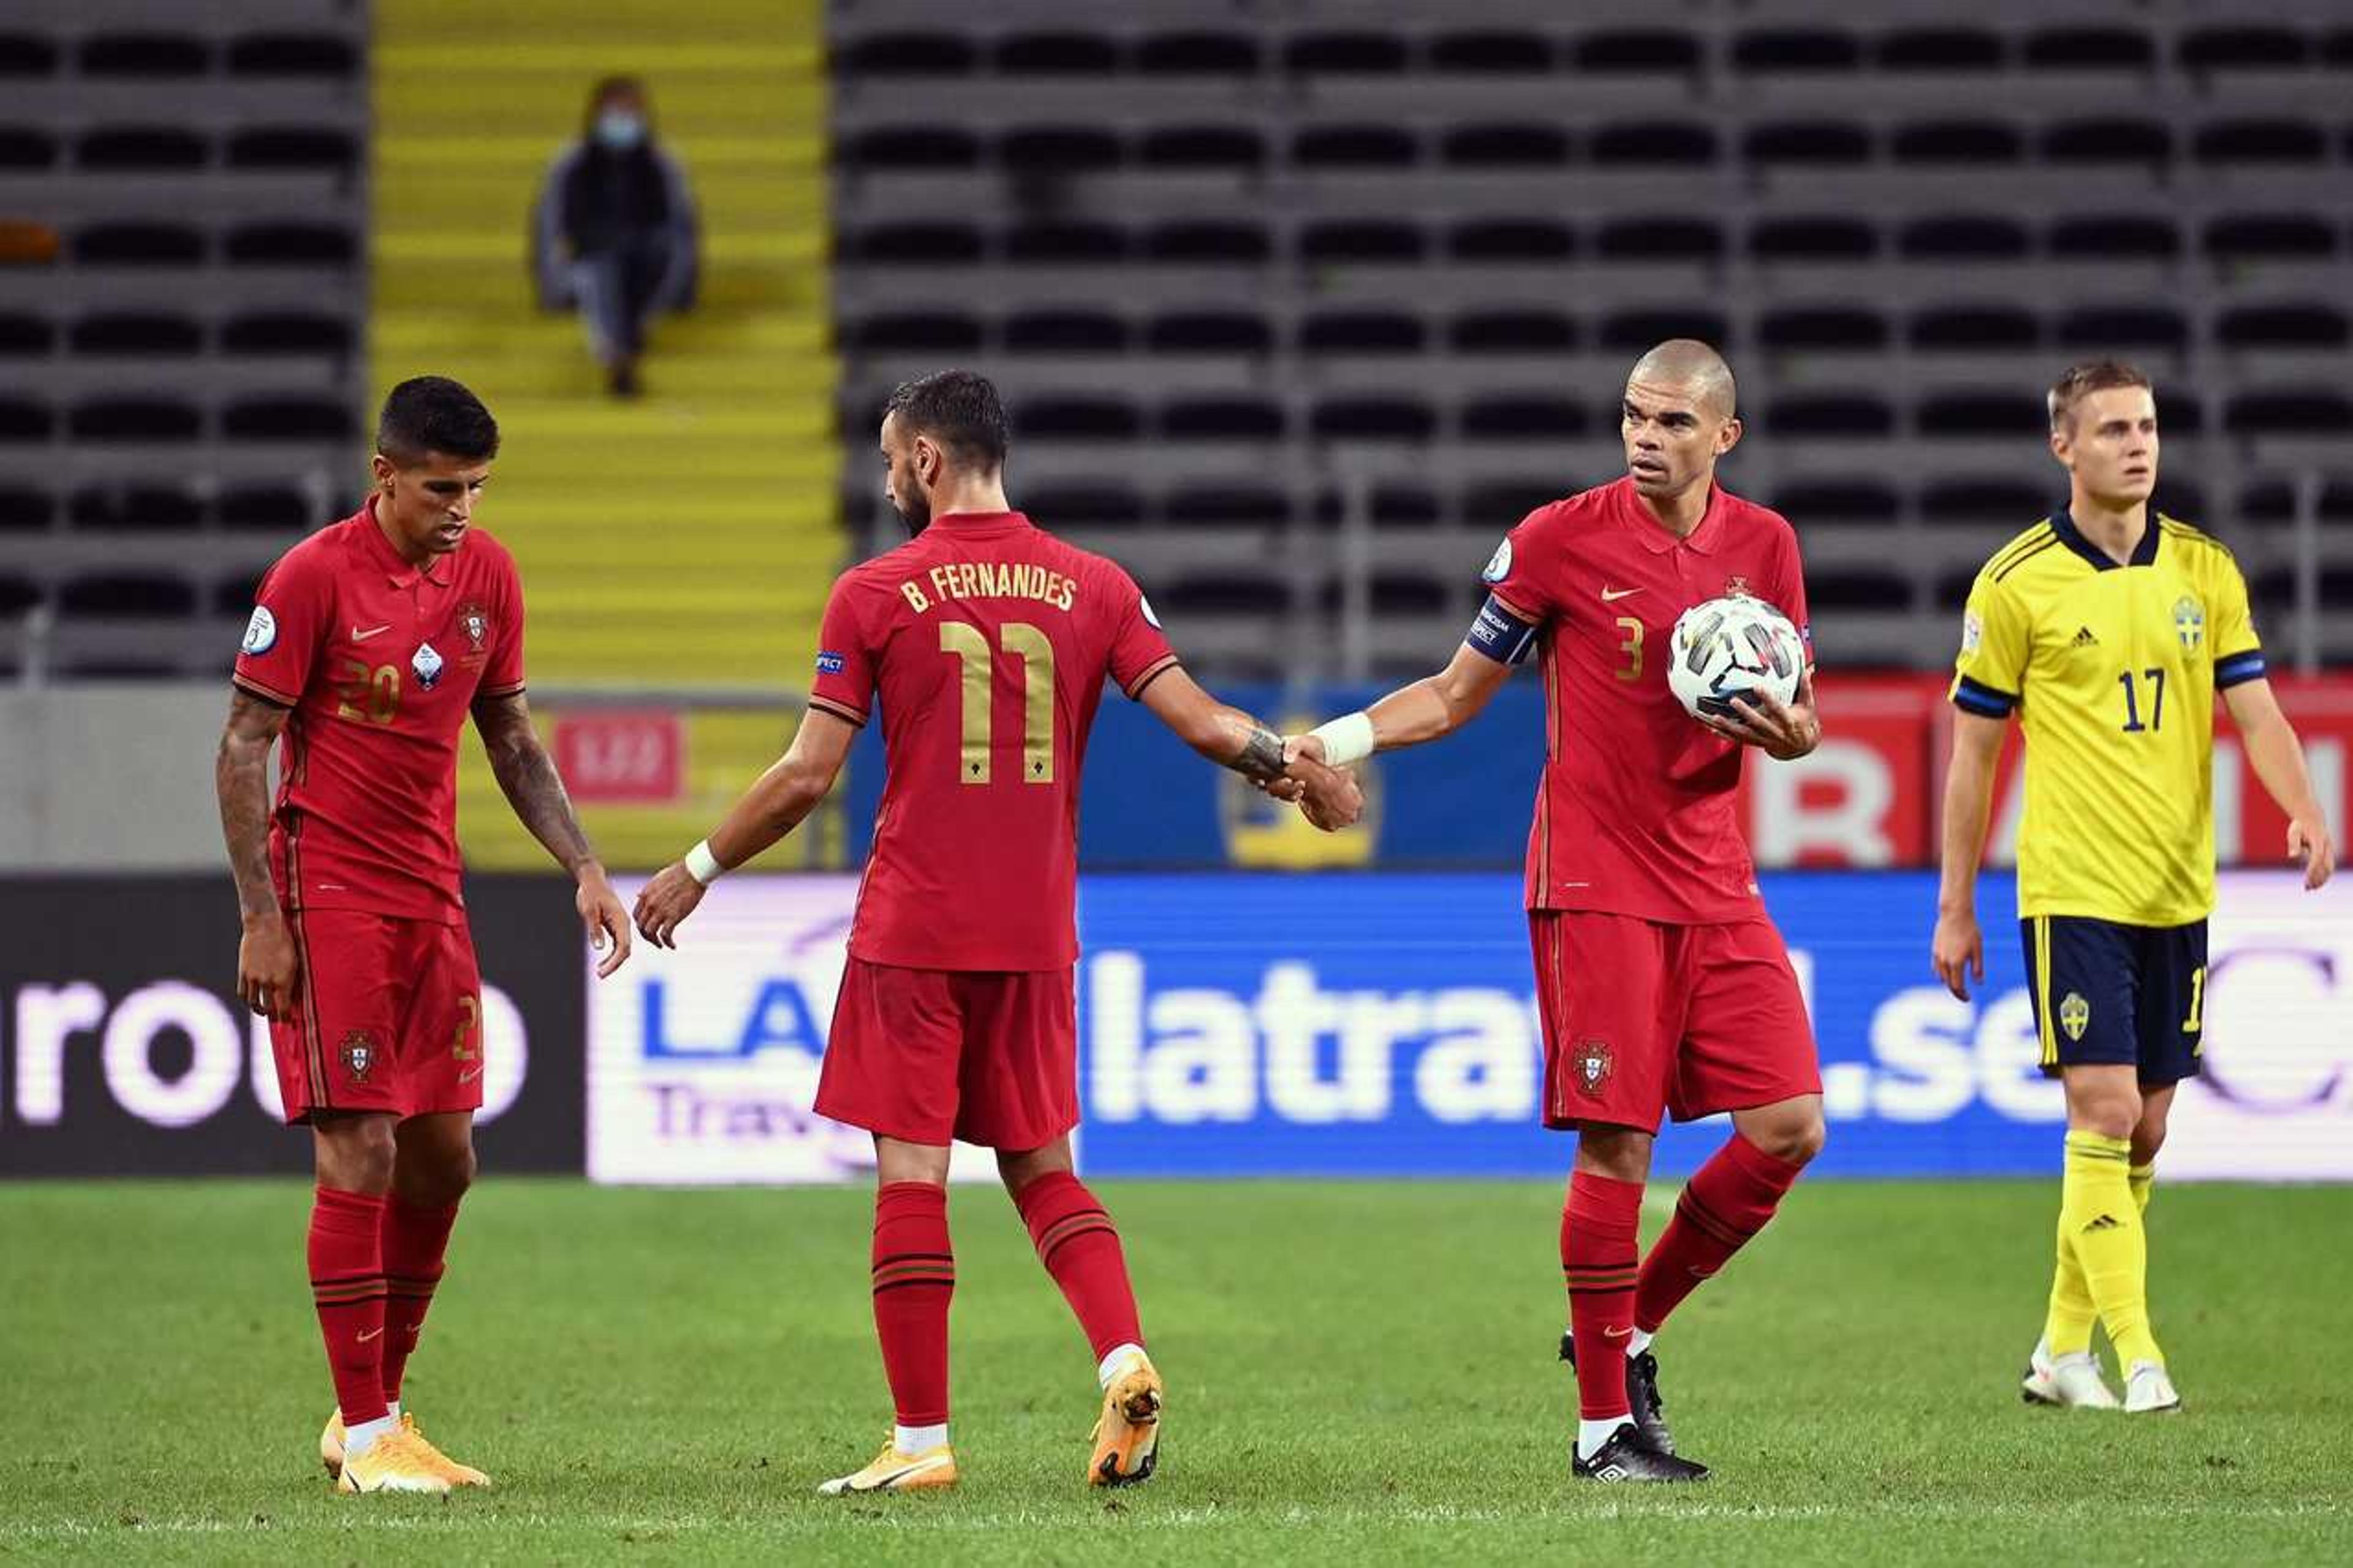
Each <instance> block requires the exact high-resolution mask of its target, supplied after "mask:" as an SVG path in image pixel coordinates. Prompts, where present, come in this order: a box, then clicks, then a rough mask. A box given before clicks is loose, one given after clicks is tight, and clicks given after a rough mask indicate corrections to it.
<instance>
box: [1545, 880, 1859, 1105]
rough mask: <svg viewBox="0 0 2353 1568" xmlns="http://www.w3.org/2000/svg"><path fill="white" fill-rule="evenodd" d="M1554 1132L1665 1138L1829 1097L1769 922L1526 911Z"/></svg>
mask: <svg viewBox="0 0 2353 1568" xmlns="http://www.w3.org/2000/svg"><path fill="white" fill-rule="evenodd" d="M1528 938H1529V942H1530V944H1531V945H1532V946H1533V947H1534V948H1535V960H1536V1005H1537V1009H1538V1011H1539V1012H1541V1013H1542V1014H1543V1016H1544V1037H1545V1099H1544V1121H1545V1125H1546V1126H1547V1127H1575V1126H1577V1125H1578V1124H1579V1123H1580V1122H1586V1121H1593V1122H1606V1123H1608V1124H1609V1125H1611V1126H1617V1127H1641V1128H1648V1129H1651V1130H1652V1131H1656V1130H1657V1128H1658V1125H1659V1122H1660V1120H1661V1117H1662V1115H1663V1114H1664V1113H1665V1112H1668V1111H1672V1112H1673V1113H1674V1118H1675V1120H1676V1121H1692V1120H1694V1119H1695V1118H1697V1117H1702V1116H1712V1115H1714V1114H1715V1112H1717V1111H1719V1110H1746V1109H1748V1108H1749V1107H1751V1106H1757V1105H1770V1104H1772V1103H1773V1102H1774V1101H1776V1100H1788V1099H1792V1098H1794V1097H1795V1096H1798V1095H1800V1094H1820V1092H1821V1090H1822V1072H1821V1062H1820V1058H1818V1057H1817V1056H1816V1055H1815V1052H1814V1031H1813V1026H1812V1025H1811V1024H1810V1022H1809V1021H1808V1020H1807V1017H1806V1004H1805V999H1804V997H1803V996H1801V995H1800V994H1799V991H1798V976H1797V974H1796V973H1794V972H1793V971H1792V970H1791V969H1790V968H1789V952H1788V949H1787V948H1786V947H1784V946H1783V945H1782V943H1781V933H1780V932H1779V931H1776V930H1774V929H1773V922H1772V921H1768V920H1766V919H1764V918H1762V917H1761V916H1760V917H1759V918H1757V919H1756V920H1748V921H1732V922H1729V923H1726V924H1723V925H1662V924H1660V923H1659V922H1657V921H1646V920H1639V919H1636V918H1635V917H1633V916H1631V915H1609V914H1594V913H1588V912H1587V911H1584V910H1529V911H1528Z"/></svg>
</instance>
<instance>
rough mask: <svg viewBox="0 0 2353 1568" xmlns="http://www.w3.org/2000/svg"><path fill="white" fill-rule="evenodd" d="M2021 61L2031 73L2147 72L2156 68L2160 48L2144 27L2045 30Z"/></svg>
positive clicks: (2035, 36) (2025, 50)
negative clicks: (2044, 71)
mask: <svg viewBox="0 0 2353 1568" xmlns="http://www.w3.org/2000/svg"><path fill="white" fill-rule="evenodd" d="M2019 58H2020V59H2021V61H2022V62H2023V63H2024V64H2025V66H2026V68H2027V69H2029V70H2063V71H2112V70H2113V71H2146V70H2154V69H2155V68H2157V44H2156V41H2155V40H2154V39H2153V38H2151V37H2150V36H2149V33H2148V30H2147V28H2145V27H2086V26H2069V27H2045V28H2043V29H2042V30H2040V31H2038V32H2034V33H2031V34H2029V35H2028V36H2027V39H2026V47H2024V48H2023V49H2021V51H2020V55H2019Z"/></svg>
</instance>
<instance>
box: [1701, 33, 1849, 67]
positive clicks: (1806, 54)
mask: <svg viewBox="0 0 2353 1568" xmlns="http://www.w3.org/2000/svg"><path fill="white" fill-rule="evenodd" d="M1732 65H1733V68H1734V69H1736V70H1740V71H1746V72H1748V73H1750V74H1752V75H1758V76H1765V75H1798V74H1806V75H1812V74H1815V73H1819V72H1826V71H1852V70H1860V69H1862V39H1860V38H1858V37H1855V36H1854V35H1853V34H1852V33H1850V32H1846V31H1844V30H1843V29H1841V28H1834V27H1753V28H1750V29H1749V30H1748V31H1746V32H1744V33H1742V34H1741V35H1740V36H1739V37H1736V38H1734V39H1733V41H1732Z"/></svg>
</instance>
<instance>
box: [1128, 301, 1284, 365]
mask: <svg viewBox="0 0 2353 1568" xmlns="http://www.w3.org/2000/svg"><path fill="white" fill-rule="evenodd" d="M1145 348H1146V349H1148V350H1149V351H1150V352H1152V353H1160V354H1188V353H1191V354H1250V355H1264V354H1271V353H1273V352H1274V329H1273V328H1272V327H1271V326H1269V325H1268V324H1267V321H1266V318H1265V317H1263V316H1261V315H1259V314H1257V313H1256V312H1254V311H1243V310H1170V311H1166V312H1164V313H1163V314H1161V315H1158V316H1155V317H1154V318H1153V319H1152V322H1151V325H1150V326H1149V327H1148V328H1146V330H1145Z"/></svg>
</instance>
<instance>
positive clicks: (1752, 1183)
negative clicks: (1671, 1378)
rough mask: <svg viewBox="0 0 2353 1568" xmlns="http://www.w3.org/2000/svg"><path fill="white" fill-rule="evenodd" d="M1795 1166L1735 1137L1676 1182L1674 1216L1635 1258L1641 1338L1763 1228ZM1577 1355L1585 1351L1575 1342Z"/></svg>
mask: <svg viewBox="0 0 2353 1568" xmlns="http://www.w3.org/2000/svg"><path fill="white" fill-rule="evenodd" d="M1802 1169H1804V1167H1803V1166H1800V1165H1791V1164H1787V1163H1783V1162H1781V1161H1779V1160H1776V1159H1775V1158H1773V1156H1772V1155H1770V1154H1767V1152H1765V1151H1763V1150H1762V1149H1759V1148H1758V1147H1757V1145H1756V1144H1754V1143H1751V1142H1749V1141H1748V1140H1747V1139H1746V1138H1743V1137H1742V1136H1741V1135H1740V1134H1739V1133H1737V1132H1735V1133H1734V1134H1733V1135H1732V1136H1731V1137H1729V1138H1727V1139H1725V1141H1724V1147H1723V1148H1721V1149H1719V1150H1717V1151H1716V1152H1715V1155H1714V1157H1712V1158H1711V1159H1710V1160H1709V1161H1708V1163H1706V1164H1704V1165H1702V1166H1701V1167H1700V1168H1699V1172H1698V1173H1697V1174H1696V1175H1694V1176H1693V1177H1692V1179H1691V1180H1690V1182H1688V1183H1687V1184H1684V1187H1683V1196H1682V1197H1680V1198H1678V1199H1676V1200H1675V1217H1674V1218H1673V1219H1672V1220H1671V1221H1669V1222H1668V1225H1667V1228H1666V1230H1665V1231H1664V1232H1663V1233H1662V1235H1661V1236H1660V1237H1659V1239H1658V1240H1657V1241H1656V1242H1655V1243H1653V1244H1652V1245H1651V1256H1650V1257H1649V1258H1646V1259H1644V1260H1643V1263H1642V1279H1641V1287H1640V1289H1639V1291H1638V1293H1637V1298H1636V1300H1635V1303H1634V1321H1635V1323H1636V1324H1637V1325H1638V1326H1639V1327H1640V1328H1641V1330H1642V1331H1643V1332H1644V1333H1656V1332H1657V1331H1658V1329H1659V1325H1660V1324H1661V1323H1663V1322H1665V1321H1667V1314H1668V1313H1670V1312H1672V1311H1673V1310H1675V1307H1676V1306H1677V1304H1678V1303H1680V1302H1681V1301H1682V1300H1683V1298H1684V1297H1686V1296H1688V1295H1690V1294H1691V1293H1692V1291H1693V1290H1694V1289H1697V1288H1698V1285H1699V1282H1700V1281H1701V1280H1703V1279H1708V1278H1710V1277H1712V1276H1713V1275H1714V1274H1715V1271H1716V1270H1717V1269H1719V1268H1723V1267H1724V1264H1725V1259H1726V1258H1730V1257H1731V1256H1732V1255H1733V1254H1734V1253H1736V1252H1737V1251H1739V1250H1740V1249H1741V1247H1744V1246H1746V1245H1747V1242H1748V1239H1749V1238H1750V1237H1753V1236H1755V1235H1756V1234H1757V1232H1758V1231H1760V1230H1762V1229H1764V1228H1765V1222H1766V1221H1767V1220H1769V1219H1771V1218H1772V1217H1773V1210H1774V1208H1775V1207H1776V1206H1777V1205H1779V1203H1780V1201H1781V1194H1784V1193H1786V1192H1788V1190H1789V1184H1791V1183H1792V1182H1795V1181H1796V1180H1797V1179H1798V1173H1799V1171H1800V1170H1802ZM1584 1353H1585V1343H1584V1342H1583V1341H1582V1340H1579V1341H1578V1342H1577V1354H1578V1355H1579V1356H1580V1357H1581V1356H1583V1355H1584Z"/></svg>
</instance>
